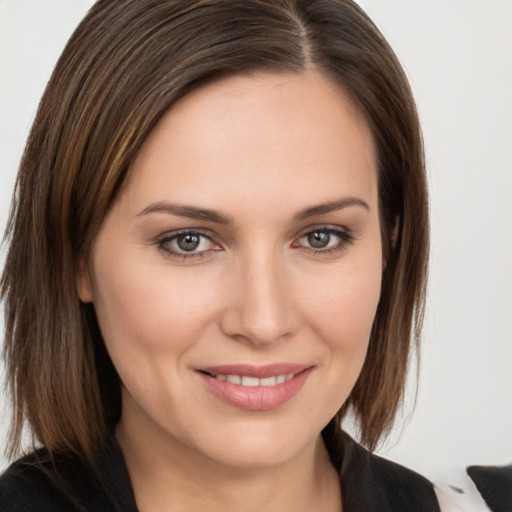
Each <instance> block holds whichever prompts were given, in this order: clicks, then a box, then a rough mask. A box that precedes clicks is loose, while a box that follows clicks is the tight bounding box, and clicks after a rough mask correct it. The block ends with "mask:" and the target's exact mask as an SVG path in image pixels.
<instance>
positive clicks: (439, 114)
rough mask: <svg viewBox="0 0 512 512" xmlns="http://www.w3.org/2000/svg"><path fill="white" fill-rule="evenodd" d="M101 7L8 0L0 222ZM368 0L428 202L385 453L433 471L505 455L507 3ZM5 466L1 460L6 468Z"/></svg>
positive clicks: (509, 306) (509, 299)
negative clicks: (73, 47)
mask: <svg viewBox="0 0 512 512" xmlns="http://www.w3.org/2000/svg"><path fill="white" fill-rule="evenodd" d="M92 3H93V2H92V1H91V0H0V229H1V230H3V229H4V226H5V224H6V221H7V215H8V208H9V202H10V197H11V192H12V188H13V184H14V179H15V174H16V169H17V166H18V163H19V159H20V156H21V152H22V149H23V146H24V141H25V139H26V136H27V133H28V130H29V127H30V125H31V122H32V120H33V118H34V114H35V111H36V108H37V104H38V101H39V98H40V96H41V94H42V92H43V89H44V86H45V84H46V81H47V80H48V78H49V75H50V73H51V70H52V68H53V66H54V64H55V61H56V59H57V58H58V56H59V54H60V52H61V50H62V48H63V45H64V44H65V42H66V40H67V38H68V37H69V36H70V34H71V32H72V31H73V29H74V27H75V26H76V24H77V23H78V22H79V20H80V19H81V17H82V16H83V15H84V14H85V12H86V11H87V9H88V8H89V7H90V6H91V5H92ZM359 3H360V4H361V6H362V7H363V8H365V9H366V10H367V12H368V13H369V15H370V16H371V17H372V19H373V20H374V21H375V23H376V24H377V26H378V27H379V28H380V29H381V31H382V32H383V33H384V35H385V36H386V37H387V38H388V40H389V41H390V43H391V45H392V46H393V48H394V49H395V51H396V53H397V55H398V56H399V58H400V60H401V61H402V63H403V65H404V67H405V69H406V71H407V74H408V76H409V78H410V80H411V83H412V87H413V90H414V92H415V95H416V99H417V102H418V107H419V111H420V116H421V119H422V122H423V128H424V136H425V144H426V151H427V160H428V169H429V177H430V190H431V212H432V256H431V273H430V275H431V278H430V287H429V299H428V313H427V321H426V328H425V337H424V346H423V350H422V364H421V372H420V382H419V392H418V394H417V400H416V407H415V410H414V413H413V408H412V405H413V402H414V389H413V388H412V387H411V392H410V393H409V395H408V399H407V402H406V405H405V409H404V413H403V415H402V418H399V419H398V421H397V426H396V429H395V431H394V432H393V434H392V436H391V437H390V439H389V440H388V442H387V443H385V444H384V445H383V446H382V447H381V448H380V450H379V451H380V453H382V454H384V455H385V456H386V457H388V458H390V459H393V460H396V461H398V462H400V463H402V464H405V465H406V466H409V467H411V468H413V469H416V470H417V471H419V472H421V473H423V474H425V475H426V476H428V477H430V478H433V479H436V478H437V479H438V478H440V475H443V474H444V472H446V471H450V470H452V469H453V468H463V466H465V465H468V464H505V463H510V462H512V403H511V402H512V1H510V0H449V1H447V0H360V2H359ZM4 253H5V250H4V252H3V253H2V259H3V257H4ZM1 322H3V318H2V317H1V316H0V323H1ZM1 325H3V323H2V324H1ZM0 371H1V366H0ZM0 410H1V411H2V412H1V414H2V416H0V448H1V445H2V444H3V443H2V441H3V439H4V438H5V436H6V432H7V417H6V416H7V414H8V404H7V403H6V402H5V399H4V398H3V397H2V404H1V406H0ZM7 463H8V461H7V460H6V459H5V458H1V456H0V470H1V469H2V468H4V467H5V466H6V465H7Z"/></svg>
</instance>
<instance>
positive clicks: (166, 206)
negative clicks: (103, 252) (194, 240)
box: [137, 202, 233, 224]
mask: <svg viewBox="0 0 512 512" xmlns="http://www.w3.org/2000/svg"><path fill="white" fill-rule="evenodd" d="M156 212H159V213H169V214H171V215H178V216H180V217H188V218H189V219H195V220H206V221H209V222H215V223H216V224H233V219H231V218H230V217H227V216H226V215H223V214H222V213H219V212H217V211H215V210H209V209H207V208H196V207H195V206H183V205H179V204H171V203H166V202H158V203H153V204H150V205H149V206H147V207H146V208H144V210H142V211H141V212H140V213H139V214H137V217H139V216H141V215H148V214H149V213H156Z"/></svg>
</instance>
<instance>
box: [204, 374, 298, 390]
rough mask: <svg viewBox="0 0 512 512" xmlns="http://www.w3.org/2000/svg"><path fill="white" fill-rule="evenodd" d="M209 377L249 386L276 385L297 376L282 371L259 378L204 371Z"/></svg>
mask: <svg viewBox="0 0 512 512" xmlns="http://www.w3.org/2000/svg"><path fill="white" fill-rule="evenodd" d="M204 373H205V374H206V375H208V376H209V377H212V378H213V379H217V380H220V381H227V382H230V383H231V384H236V385H238V386H246V387H249V388H252V387H256V386H266V387H271V386H276V385H277V384H283V383H284V382H287V381H289V380H292V379H293V378H294V377H295V374H294V373H286V374H284V373H282V374H280V375H274V376H270V377H262V378H261V379H259V378H258V377H251V376H250V375H234V374H227V375H226V374H222V373H219V374H212V373H208V372H204Z"/></svg>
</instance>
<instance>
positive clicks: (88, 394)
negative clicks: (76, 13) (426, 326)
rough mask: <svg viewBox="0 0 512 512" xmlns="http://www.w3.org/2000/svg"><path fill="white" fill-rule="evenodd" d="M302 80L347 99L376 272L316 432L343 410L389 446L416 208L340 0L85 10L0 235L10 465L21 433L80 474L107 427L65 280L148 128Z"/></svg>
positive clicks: (107, 365) (93, 346) (93, 334)
mask: <svg viewBox="0 0 512 512" xmlns="http://www.w3.org/2000/svg"><path fill="white" fill-rule="evenodd" d="M306 68H315V69H317V70H319V71H320V72H323V73H325V74H326V75H328V76H329V77H331V79H332V80H333V81H334V82H336V83H338V84H340V86H341V87H343V88H344V89H345V90H346V91H348V93H349V94H350V95H351V97H352V98H353V101H354V102H355V104H356V106H357V107H358V109H359V110H360V112H361V113H362V114H363V115H364V116H365V118H366V120H367V122H368V124H369V126H370V128H371V131H372V135H373V138H374V142H375V146H376V149H377V163H378V182H379V200H380V217H381V226H382V228H381V229H382V240H383V252H384V258H385V261H386V263H387V264H386V269H385V271H384V274H383V282H382V295H381V300H380V303H379V306H378V310H377V315H376V318H375V321H374V326H373V331H372V334H371V339H370V345H369V350H368V354H367V357H366V361H365V364H364V367H363V370H362V373H361V375H360V377H359V379H358V381H357V383H356V385H355V387H354V389H353V391H352V393H351V394H350V396H349V398H348V400H347V402H346V403H345V404H344V406H343V407H342V409H341V411H340V412H339V413H338V414H337V416H336V417H335V418H334V419H333V420H332V421H331V423H330V425H329V428H330V429H331V431H334V430H335V428H337V427H338V426H339V424H340V422H341V420H342V418H343V417H344V415H345V414H346V412H347V411H348V410H349V409H352V410H353V411H354V413H355V415H356V417H357V418H358V420H359V425H360V432H361V440H362V442H363V443H365V444H366V445H367V446H368V447H370V448H371V449H373V448H374V447H375V445H376V443H377V441H378V440H379V439H380V438H381V437H382V435H383V434H385V433H387V432H388V431H389V429H390V427H391V426H392V423H393V419H394V417H395V414H396V412H397V409H398V407H399V405H400V403H401V400H402V397H403V391H404V383H405V378H406V371H407V367H408V361H409V359H410V353H411V352H412V349H413V347H414V346H416V345H417V343H418V342H419V335H420V330H421V323H422V316H423V305H424V298H425V282H426V268H427V259H428V205H427V191H426V182H425V169H424V159H423V147H422V139H421V132H420V127H419V122H418V117H417V113H416V109H415V105H414V101H413V98H412V95H411V91H410V88H409V85H408V82H407V79H406V77H405V75H404V72H403V70H402V68H401V66H400V64H399V63H398V61H397V59H396V57H395V55H394V53H393V51H392V50H391V48H390V47H389V45H388V44H387V42H386V41H385V40H384V38H383V36H382V35H381V34H380V32H379V31H378V30H377V28H376V27H375V26H374V25H373V23H372V22H371V21H370V20H369V18H368V17H367V16H366V14H365V13H364V12H363V11H362V10H361V9H360V8H359V7H358V6H357V5H356V4H355V3H353V2H352V1H351V0H99V1H98V2H97V3H96V4H95V5H94V6H93V7H92V9H91V10H90V12H89V13H88V14H87V16H86V17H85V19H84V20H83V21H82V22H81V24H80V25H79V26H78V28H77V29H76V31H75V33H74V34H73V36H72V37H71V39H70V41H69V42H68V44H67V46H66V48H65V50H64V52H63V54H62V56H61V57H60V59H59V61H58V63H57V65H56V68H55V70H54V73H53V75H52V78H51V79H50V82H49V83H48V86H47V89H46V91H45V93H44V96H43V98H42V101H41V104H40V107H39V110H38V113H37V116H36V119H35V122H34V125H33V127H32V131H31V133H30V137H29V139H28V142H27V146H26V149H25V153H24V156H23V159H22V162H21V166H20V169H19V174H18V178H17V182H16V191H15V200H14V203H13V208H12V212H11V216H10V220H9V224H8V228H7V235H6V236H7V239H8V241H9V247H8V253H7V259H6V266H5V269H4V272H3V275H2V281H1V295H2V298H3V300H4V303H5V312H6V314H5V321H6V334H5V346H4V358H5V360H6V364H7V378H8V385H9V389H10V393H11V397H12V401H13V404H14V409H13V419H12V430H11V435H10V445H9V446H10V452H9V453H10V455H11V456H13V455H14V454H15V453H16V452H17V450H18V449H19V447H20V439H21V432H22V428H23V425H24V422H25V421H26V422H28V424H29V426H30V428H31V431H32V433H33V435H34V436H35V438H36V439H37V440H38V441H39V442H41V443H42V444H43V445H44V446H46V447H47V449H48V450H49V452H50V454H51V453H55V452H57V451H63V450H72V451H75V452H77V453H80V454H83V455H85V456H86V457H88V458H89V459H90V460H92V458H93V454H94V450H95V446H97V445H98V442H99V441H100V440H101V439H102V438H104V436H105V435H106V434H107V433H108V432H110V431H111V430H112V429H113V427H114V425H115V423H116V422H117V420H118V419H119V414H120V407H121V404H120V383H119V379H118V376H117V374H116V371H115V369H114V368H113V366H112V363H111V361H110V359H109V357H108V354H107V352H106V350H105V347H104V344H103V340H102V337H101V333H100V331H99V328H98V325H97V323H96V318H95V314H94V309H93V306H92V305H89V304H82V303H81V302H80V301H79V299H78V296H77V292H76V285H75V283H76V275H77V267H78V264H79V261H81V260H82V259H84V258H87V255H88V253H89V249H90V247H91V243H92V241H93V239H94V237H95V235H96V234H97V232H98V229H99V227H100V225H101V224H102V221H103V219H104V218H105V215H106V213H107V211H108V209H109V207H110V206H111V205H112V203H113V201H114V199H115V198H116V194H117V193H118V191H119V189H120V186H121V185H122V183H123V181H124V180H125V178H126V175H127V172H128V170H129V167H130V163H131V162H132V161H133V159H134V157H135V155H136V154H137V152H138V150H139V148H140V147H141V144H142V143H143V141H144V140H145V138H146V137H147V135H148V134H149V132H150V131H151V129H152V128H153V127H154V126H155V124H156V122H157V121H158V120H159V118H160V117H161V116H162V115H163V114H164V113H165V112H166V111H167V109H168V108H169V107H170V106H171V105H172V104H173V103H174V102H176V101H177V100H178V99H179V98H180V97H182V96H183V95H185V94H187V92H189V91H191V90H192V89H193V88H194V87H196V86H198V85H199V84H201V83H204V82H205V81H206V80H208V79H211V78H214V77H216V76H219V75H221V74H225V73H240V72H247V71H258V70H266V71H271V72H301V71H303V70H304V69H306ZM392 239H393V240H394V243H393V241H392Z"/></svg>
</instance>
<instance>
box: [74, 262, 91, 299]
mask: <svg viewBox="0 0 512 512" xmlns="http://www.w3.org/2000/svg"><path fill="white" fill-rule="evenodd" d="M76 291H77V294H78V297H79V298H80V300H81V301H82V302H84V303H88V302H93V301H94V297H93V293H92V286H91V279H90V277H89V272H88V268H87V264H86V263H85V261H83V260H82V261H80V264H79V266H78V272H77V275H76Z"/></svg>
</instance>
